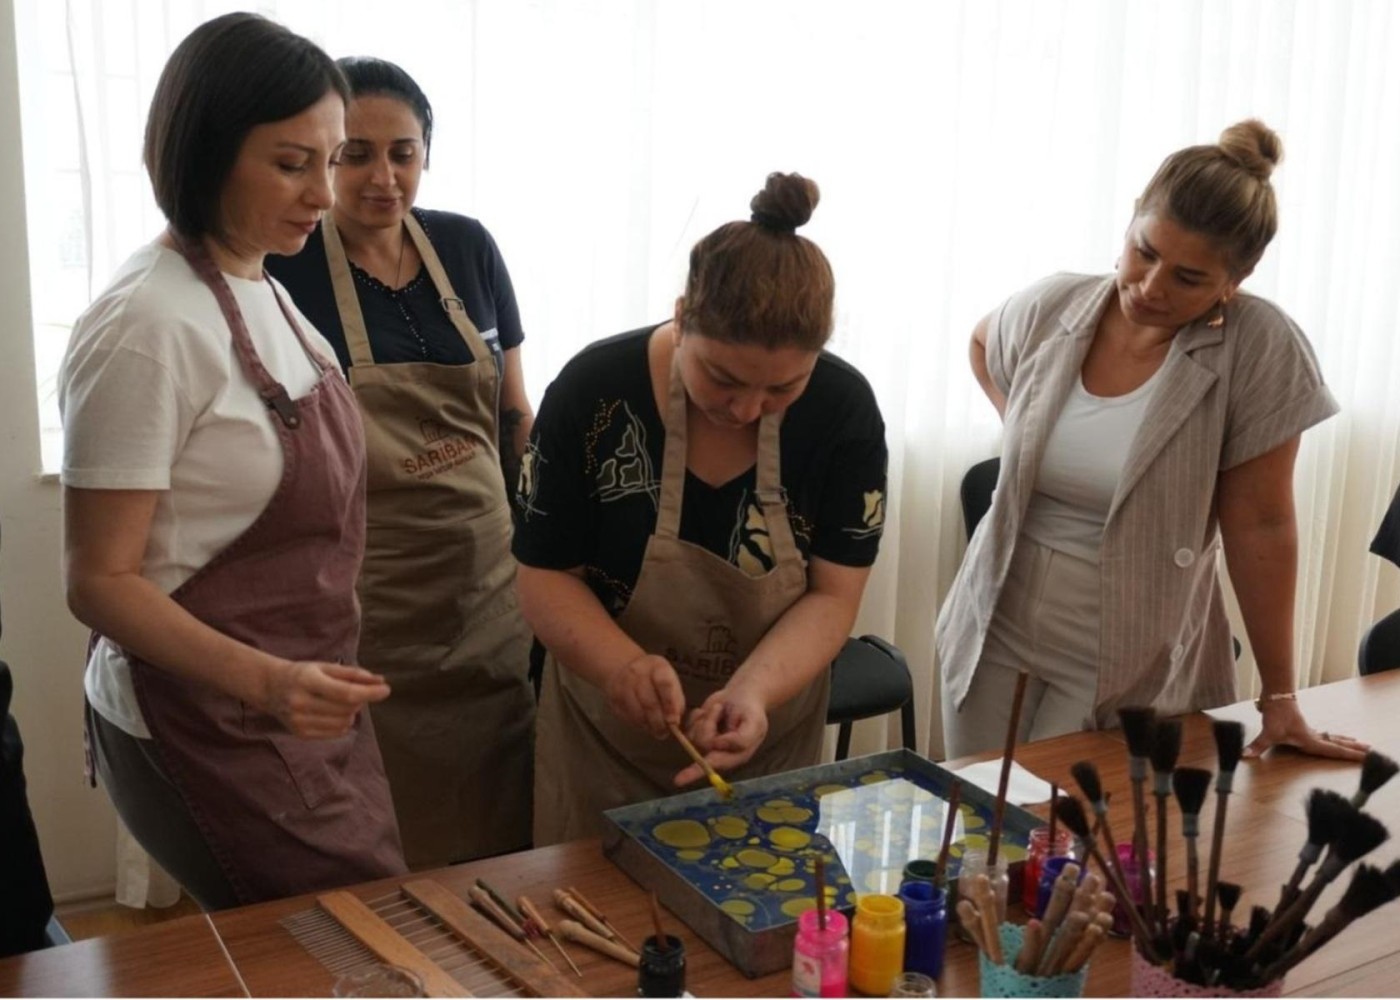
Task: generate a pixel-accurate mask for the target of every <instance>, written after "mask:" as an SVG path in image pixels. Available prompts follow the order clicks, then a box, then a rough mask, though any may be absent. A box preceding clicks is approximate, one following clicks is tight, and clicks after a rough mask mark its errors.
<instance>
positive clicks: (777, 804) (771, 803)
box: [763, 799, 792, 809]
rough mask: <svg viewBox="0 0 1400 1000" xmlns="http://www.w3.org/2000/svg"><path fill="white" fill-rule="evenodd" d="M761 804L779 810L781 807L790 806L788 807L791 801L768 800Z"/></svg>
mask: <svg viewBox="0 0 1400 1000" xmlns="http://www.w3.org/2000/svg"><path fill="white" fill-rule="evenodd" d="M763 804H764V805H765V806H771V807H772V808H774V809H781V808H782V807H783V806H790V805H792V800H791V799H769V800H768V801H767V802H765V803H763Z"/></svg>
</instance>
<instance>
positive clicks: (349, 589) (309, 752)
mask: <svg viewBox="0 0 1400 1000" xmlns="http://www.w3.org/2000/svg"><path fill="white" fill-rule="evenodd" d="M180 252H181V253H182V254H184V256H185V259H186V260H187V261H189V264H190V266H191V267H192V268H193V269H194V271H195V273H196V274H198V275H199V277H200V278H201V279H202V280H203V281H204V283H205V284H206V285H208V286H209V288H210V290H211V291H212V292H213V293H214V297H215V298H216V299H218V302H219V308H220V310H222V312H223V314H224V318H225V320H227V322H228V325H229V329H230V330H231V332H232V334H233V347H234V353H235V354H236V356H237V358H238V361H239V364H240V365H241V366H242V368H243V372H244V374H245V375H247V377H248V378H249V380H250V381H251V382H253V384H254V385H256V386H257V387H258V391H259V393H260V394H261V396H262V398H263V399H264V400H265V401H266V403H267V406H268V410H269V414H268V416H269V419H271V420H272V425H273V427H274V429H275V430H276V432H277V437H278V439H279V440H280V441H281V444H282V454H283V470H282V479H281V482H279V483H278V485H277V489H276V491H275V492H274V493H273V496H272V499H271V500H270V501H269V502H268V505H267V507H266V508H264V509H263V511H262V513H261V514H260V515H259V516H258V518H257V520H256V521H254V522H253V524H252V525H251V526H249V528H248V530H246V531H245V532H243V534H241V535H240V536H239V537H238V538H236V539H235V540H234V541H233V542H232V543H230V544H229V546H228V547H227V548H225V549H224V550H223V551H221V552H220V553H218V555H216V556H215V557H214V558H213V559H211V560H210V561H209V562H208V563H207V564H206V565H205V566H203V567H202V568H201V569H200V570H198V571H197V572H196V573H195V574H194V576H192V577H190V578H189V579H188V580H186V581H185V582H184V583H183V584H181V586H180V587H179V588H177V589H176V590H175V592H174V593H172V594H171V595H170V596H171V597H172V599H173V600H174V601H175V602H176V603H177V604H179V605H180V606H181V607H183V608H184V609H185V610H186V611H188V612H189V613H190V614H192V615H193V616H194V617H196V618H198V619H199V620H200V621H202V622H203V623H204V624H206V625H208V626H210V627H211V628H214V629H217V630H218V631H220V632H222V633H224V634H225V635H228V636H231V637H232V638H234V639H237V640H238V641H239V642H243V643H246V644H248V645H249V646H253V647H255V648H257V649H261V650H264V651H266V652H268V653H271V654H273V655H274V656H280V657H285V658H286V659H288V660H293V661H305V660H316V661H321V662H328V663H353V662H354V660H355V647H356V643H357V640H358V638H359V606H358V602H357V600H356V598H355V590H354V582H355V577H356V575H357V573H358V571H359V568H360V559H361V554H362V551H363V544H364V474H365V472H364V469H365V466H364V442H363V438H362V436H361V434H362V432H361V429H360V420H359V416H358V415H357V414H356V412H355V403H354V400H353V398H352V397H351V395H350V390H349V388H348V387H347V386H346V385H345V382H344V381H343V380H342V379H341V378H340V377H339V374H338V373H337V372H336V370H335V366H334V364H333V363H332V362H330V361H327V360H326V359H324V358H322V357H320V356H319V355H317V354H316V352H315V351H314V350H313V349H312V348H311V346H310V345H309V344H308V343H307V341H306V338H305V336H303V334H302V331H301V329H300V327H299V326H298V324H297V322H296V320H295V319H294V318H293V316H292V313H291V311H290V310H289V309H288V308H287V305H286V303H285V302H284V301H283V299H282V296H281V295H280V294H278V295H277V301H278V304H279V305H280V306H281V307H282V312H283V314H284V315H285V316H286V318H287V322H288V323H289V324H290V325H291V327H292V330H293V332H294V333H295V334H296V337H297V340H298V341H300V342H301V345H302V348H303V349H304V350H305V351H306V353H307V355H308V356H309V357H310V358H311V359H312V360H313V361H314V362H315V364H316V365H317V367H319V368H320V370H321V379H320V382H319V383H318V384H317V385H316V386H315V388H314V389H313V390H312V391H311V392H310V393H309V394H308V395H306V396H305V397H303V398H302V399H298V400H295V401H293V400H292V399H290V398H289V397H288V394H287V390H286V388H285V387H283V386H282V385H281V384H280V383H278V382H277V381H276V380H275V379H273V377H272V375H271V374H270V373H269V372H268V370H267V369H266V368H264V367H263V364H262V361H261V360H260V359H259V358H258V355H257V351H256V350H255V349H254V347H253V341H252V338H251V337H250V336H249V334H248V328H247V326H246V325H245V324H244V321H243V315H242V313H241V312H240V310H239V308H238V303H237V302H236V301H235V299H234V297H233V292H232V290H231V289H230V288H229V286H228V283H227V282H226V281H225V280H224V278H223V275H222V274H221V273H220V272H219V269H218V267H217V266H215V264H214V262H213V261H212V260H211V259H210V257H209V255H208V252H207V251H206V250H205V249H204V248H203V246H201V245H199V244H195V243H188V244H186V245H184V246H181V247H180ZM275 291H276V290H275V288H274V293H275ZM128 656H129V659H130V662H131V673H132V680H133V684H134V686H135V689H136V698H137V701H138V703H139V704H140V706H141V714H142V717H143V718H144V719H145V721H146V725H147V727H148V728H149V729H150V731H151V736H152V738H153V739H154V741H155V747H156V750H157V753H158V754H159V759H160V761H161V764H162V765H163V767H164V770H165V772H166V775H167V776H168V777H169V779H170V781H171V782H172V783H173V784H174V785H175V787H176V788H177V789H178V790H179V792H180V795H181V797H182V798H183V799H184V800H185V802H186V804H187V805H188V806H189V809H190V813H191V815H192V816H193V818H194V821H195V823H196V824H197V825H198V827H199V829H200V831H201V833H203V835H204V837H205V840H206V841H207V843H208V845H209V849H210V851H211V852H212V853H213V855H214V857H215V859H216V860H217V861H218V863H219V866H220V867H221V868H222V869H223V871H224V874H225V875H226V876H227V878H228V881H229V884H230V886H231V887H232V888H233V891H234V893H235V894H236V895H237V897H238V899H239V901H240V902H242V903H256V902H259V901H262V900H266V899H276V898H279V897H282V896H291V895H295V894H297V893H303V892H312V891H317V890H322V889H327V888H330V887H332V886H338V885H345V884H347V883H352V882H362V881H365V880H367V879H374V878H381V877H383V876H386V875H398V874H402V873H403V872H404V870H405V869H404V864H403V856H402V852H401V849H400V847H399V834H398V827H397V825H396V824H395V822H394V813H393V805H392V803H391V801H390V799H389V785H388V782H387V781H386V780H385V777H384V767H383V764H382V762H381V761H380V757H379V748H378V747H377V746H376V745H375V741H374V729H373V726H372V724H371V722H370V719H369V714H368V713H367V712H363V711H362V712H360V713H358V714H357V715H356V717H355V722H354V724H353V726H352V727H351V729H350V732H349V733H348V734H347V735H345V736H342V737H339V738H337V739H329V740H311V739H303V738H301V737H298V736H295V735H293V734H292V733H290V732H288V731H287V730H286V729H285V728H284V727H283V726H282V724H281V723H280V722H279V721H278V720H277V719H276V718H274V717H273V716H272V715H269V714H268V713H266V712H263V711H260V710H258V709H256V708H254V707H253V706H251V705H248V704H245V703H244V702H242V701H240V700H239V699H237V698H234V697H232V696H230V695H227V694H225V693H223V692H222V691H218V690H216V689H214V688H212V687H208V686H206V685H204V684H200V683H197V682H193V681H189V680H185V679H183V678H181V677H178V676H176V675H175V674H172V673H170V672H168V671H165V670H161V669H159V668H158V667H153V666H151V665H149V664H147V663H144V662H143V661H141V660H140V659H138V658H136V657H134V656H130V654H128Z"/></svg>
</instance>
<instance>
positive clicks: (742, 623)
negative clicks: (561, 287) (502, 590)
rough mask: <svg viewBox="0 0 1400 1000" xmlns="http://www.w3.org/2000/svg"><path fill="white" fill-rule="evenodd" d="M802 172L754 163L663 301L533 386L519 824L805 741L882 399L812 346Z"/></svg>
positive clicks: (847, 601)
mask: <svg viewBox="0 0 1400 1000" xmlns="http://www.w3.org/2000/svg"><path fill="white" fill-rule="evenodd" d="M817 198H818V192H817V186H816V184H814V183H813V182H812V181H810V180H808V179H806V178H804V177H801V176H799V175H797V174H772V175H770V176H769V178H768V182H767V184H766V185H765V186H764V189H763V190H762V191H761V192H760V193H759V194H758V195H757V196H755V197H754V199H753V202H752V204H751V206H750V207H751V209H752V216H751V219H750V221H748V222H731V223H728V224H726V225H723V226H720V227H719V228H718V229H716V230H715V231H714V232H712V233H710V234H709V235H708V236H706V237H705V238H704V239H702V240H700V242H699V243H697V244H696V245H695V247H694V249H692V250H691V253H690V272H689V275H688V277H687V279H686V287H685V292H684V294H683V295H681V297H680V298H679V299H677V300H676V305H675V313H674V315H673V316H672V317H671V318H670V319H669V320H667V321H666V322H664V323H661V324H658V325H653V326H648V327H645V328H643V329H640V330H634V331H632V332H631V333H624V334H620V335H618V336H616V337H612V338H610V339H608V340H604V341H600V342H598V343H596V344H593V345H592V346H590V347H588V348H586V349H585V350H583V351H582V352H581V353H580V354H578V355H577V356H576V357H575V358H574V359H573V360H571V361H570V362H569V363H568V364H567V365H566V366H565V367H564V370H563V371H562V372H561V373H560V374H559V377H558V378H557V379H555V381H554V383H553V384H552V385H551V386H550V387H549V390H548V392H547V393H546V394H545V398H544V402H543V404H542V405H541V407H540V415H539V419H538V420H537V421H536V423H535V430H534V433H533V435H532V436H531V440H530V447H529V450H528V451H527V453H526V455H525V460H524V467H523V469H522V472H521V477H520V485H519V489H518V491H517V494H516V513H515V517H516V531H515V554H516V558H517V559H518V560H519V561H520V572H519V581H520V582H519V587H520V594H521V602H522V605H523V607H524V609H525V616H526V618H527V620H528V621H529V622H530V624H531V625H532V626H533V627H534V629H535V632H536V633H537V634H538V635H539V637H540V639H541V641H542V642H543V643H544V645H545V647H546V648H547V649H548V651H549V657H548V660H547V663H546V667H545V675H544V691H543V694H542V697H541V701H540V717H539V726H538V736H537V743H536V756H535V843H536V844H537V845H543V844H550V843H555V842H558V841H562V840H570V839H574V838H577V837H585V836H595V835H597V834H598V833H599V832H600V830H601V828H602V812H603V811H604V810H605V809H610V808H613V807H615V806H621V805H626V804H629V803H632V802H638V801H642V800H645V799H650V798H655V797H658V796H662V795H667V794H670V793H671V792H672V791H673V790H674V788H675V787H676V786H679V785H685V784H689V783H690V782H693V781H696V780H698V779H699V778H701V777H702V774H703V772H702V770H701V769H700V767H698V766H697V765H694V764H691V763H689V758H688V757H687V756H686V754H685V752H684V751H683V750H682V749H681V747H680V746H679V745H678V743H677V742H676V741H675V740H674V739H672V738H671V736H670V727H671V726H673V725H679V726H683V727H684V728H685V730H686V731H687V732H688V734H689V737H690V739H691V741H692V742H693V743H694V744H695V745H696V747H698V748H699V749H700V750H701V752H703V753H704V754H705V756H706V758H707V760H708V761H709V762H710V764H711V765H712V766H713V767H714V768H716V769H717V770H719V771H722V772H725V773H729V774H733V775H734V776H736V777H739V778H746V777H752V776H756V775H762V774H771V773H774V772H777V771H783V770H789V769H791V768H795V767H803V766H806V765H809V764H815V763H817V761H818V758H819V755H820V751H821V742H822V733H823V731H824V728H825V724H826V703H827V694H828V691H829V687H830V672H829V668H830V665H831V661H832V660H833V659H834V658H835V656H836V654H837V652H838V651H839V650H840V648H841V645H842V644H843V643H844V642H845V640H846V638H847V636H848V635H849V632H850V629H851V625H852V623H853V622H854V620H855V615H856V611H857V609H858V607H859V605H860V598H861V594H862V592H863V591H864V588H865V581H866V578H867V577H868V575H869V572H870V565H871V563H873V562H874V561H875V555H876V552H877V550H878V548H879V543H880V533H881V529H882V527H883V524H884V491H885V463H886V450H885V437H884V422H883V420H882V419H881V417H880V409H879V407H878V406H877V405H876V402H875V397H874V394H873V393H872V392H871V391H870V386H869V385H868V384H867V383H866V381H865V379H864V378H862V377H861V375H860V373H859V372H857V371H856V370H855V369H854V368H852V367H851V366H850V365H848V364H846V363H845V362H843V361H840V360H839V359H837V358H835V357H833V356H832V355H830V354H827V353H826V352H824V351H823V350H822V348H823V346H824V345H825V344H826V341H827V338H828V337H829V336H830V334H831V328H832V301H833V292H834V281H833V278H832V274H831V268H830V265H829V264H828V263H827V260H826V256H825V255H824V254H823V253H822V252H821V250H820V249H818V248H817V246H816V244H814V243H812V242H810V241H809V240H807V239H805V238H803V237H801V236H798V235H797V229H798V227H800V226H802V225H804V224H805V223H806V222H807V220H808V219H809V218H810V217H811V214H812V210H813V209H814V208H815V207H816V205H817Z"/></svg>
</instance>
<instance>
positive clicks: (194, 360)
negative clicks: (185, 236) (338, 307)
mask: <svg viewBox="0 0 1400 1000" xmlns="http://www.w3.org/2000/svg"><path fill="white" fill-rule="evenodd" d="M224 278H225V280H227V281H228V284H229V286H230V287H231V288H232V289H233V294H234V298H235V299H236V300H237V301H238V306H239V308H240V309H241V310H242V312H243V318H244V321H245V322H246V323H247V325H248V331H249V334H250V335H251V337H252V340H253V345H254V347H255V348H256V349H257V353H258V356H259V357H260V358H261V359H262V362H263V364H264V365H265V366H266V368H267V370H268V371H269V372H270V373H271V374H272V377H273V378H275V379H277V380H278V381H279V382H281V383H282V384H283V385H284V386H286V388H287V392H288V394H289V395H291V397H292V398H293V399H297V398H300V397H302V396H305V395H306V394H307V393H308V392H310V391H311V389H312V388H313V387H314V386H315V385H316V383H317V381H318V380H319V378H320V371H319V370H318V369H317V368H316V366H315V364H314V363H313V362H312V360H311V359H310V358H309V357H308V356H307V354H306V352H305V351H304V350H303V349H302V347H301V344H300V342H299V341H298V340H297V338H296V334H295V333H293V331H292V328H291V326H290V325H289V324H288V323H287V320H286V317H285V316H283V314H282V310H281V308H280V307H279V306H278V304H277V299H276V298H275V297H274V294H273V290H272V286H271V285H270V284H269V283H268V282H267V281H249V280H247V279H244V278H236V277H233V276H232V275H227V274H226V275H224ZM278 287H279V289H280V287H281V286H278ZM282 297H283V299H284V301H286V302H287V303H288V305H289V306H291V297H290V296H289V295H287V293H286V292H285V291H283V292H282ZM291 308H292V311H293V315H295V316H296V317H297V321H298V323H299V324H300V325H301V329H302V332H303V333H305V334H306V336H307V340H308V342H309V343H311V344H312V346H313V347H314V348H315V349H316V350H317V351H319V352H321V353H322V354H323V356H324V357H326V358H334V357H335V354H334V353H333V351H332V350H331V347H330V345H329V344H328V343H326V341H325V340H324V339H323V338H322V337H321V336H320V335H319V334H318V333H317V332H316V330H315V328H314V327H312V325H311V323H310V322H308V321H307V320H306V319H305V318H304V317H302V315H301V314H300V313H299V312H296V310H295V307H294V306H291ZM332 369H333V375H334V377H336V378H339V377H340V375H339V369H338V368H336V366H335V365H334V364H332ZM58 403H59V409H60V411H61V413H62V414H63V473H62V480H63V483H64V485H65V486H72V487H78V488H81V489H121V490H157V491H159V493H160V497H159V499H158V500H157V502H156V509H155V515H154V517H153V518H152V521H151V529H150V536H149V538H148V539H147V542H146V553H145V557H144V560H143V563H142V568H141V574H142V576H144V577H145V578H146V579H148V580H150V581H151V582H153V583H154V584H155V585H156V586H158V587H160V588H161V589H162V590H164V591H165V592H166V593H170V592H172V591H174V590H175V589H176V588H177V587H179V586H180V584H182V583H184V582H185V581H186V580H188V579H189V578H190V577H191V576H193V575H194V573H195V572H196V571H197V570H198V569H200V568H201V567H202V566H204V565H205V564H206V563H208V562H209V560H210V559H211V558H213V556H214V555H215V554H217V553H218V552H219V551H220V550H222V549H223V548H225V547H226V546H227V545H228V544H229V543H231V542H232V541H234V539H236V538H237V537H238V536H239V535H241V534H242V533H243V532H244V531H245V530H247V528H248V527H249V526H250V525H251V524H252V523H253V521H254V520H255V519H256V518H257V516H258V515H259V514H260V513H261V512H262V510H263V509H264V508H265V507H266V506H267V504H268V502H269V501H270V500H271V499H272V495H273V493H274V492H275V491H276V488H277V484H278V482H279V480H280V479H281V477H282V448H281V445H280V443H279V442H278V439H277V432H276V430H275V429H274V427H273V423H272V421H273V420H274V419H276V418H275V416H274V415H273V414H272V413H271V411H269V410H268V408H267V407H266V405H265V404H264V403H263V402H262V400H261V399H260V398H259V396H258V392H257V389H256V388H255V387H254V386H253V383H252V382H250V381H249V380H248V378H247V377H246V376H245V375H244V374H243V369H242V366H241V364H240V362H239V360H238V357H237V355H236V354H235V353H234V348H233V334H232V332H231V331H230V330H229V326H228V323H227V322H226V321H225V319H224V317H223V314H222V313H221V312H220V311H219V305H218V302H217V301H216V300H215V298H214V293H213V292H212V291H211V290H210V289H209V287H208V286H207V285H205V284H204V282H203V281H201V280H200V279H199V277H198V276H197V275H196V274H195V273H194V271H193V269H191V267H190V266H189V264H187V263H186V262H185V260H184V258H183V257H181V256H180V255H179V254H178V253H176V252H175V251H173V250H170V249H167V248H166V247H163V246H161V245H159V244H156V243H152V244H149V245H147V246H145V247H143V248H141V249H140V250H138V251H137V252H136V253H135V254H133V255H132V256H131V257H130V258H129V259H128V260H127V261H126V263H125V264H123V265H122V266H121V268H120V269H119V270H118V271H117V274H116V276H115V277H114V278H113V279H112V283H111V284H110V285H109V286H108V287H107V288H106V290H105V291H103V292H102V293H101V294H100V295H99V296H98V297H97V298H96V300H94V301H93V303H92V305H91V306H89V307H88V309H87V311H86V312H84V313H83V315H82V316H81V317H79V319H78V322H77V323H76V324H75V325H74V327H73V336H72V339H71V340H70V341H69V344H68V352H67V354H66V355H65V356H64V359H63V365H62V367H61V368H60V370H59V376H58ZM83 686H84V689H85V690H86V693H87V697H88V700H89V701H90V702H91V703H92V707H93V708H94V709H95V710H96V711H97V712H98V714H100V715H101V716H102V717H103V718H104V719H106V720H107V721H109V722H111V723H112V724H113V725H115V726H118V727H119V728H121V729H122V730H124V731H125V732H127V733H129V734H131V735H132V736H136V737H139V738H142V739H149V738H150V731H149V729H147V727H146V724H145V721H144V720H143V719H142V717H141V710H140V708H139V707H138V706H137V703H136V695H135V691H134V690H133V688H132V684H131V667H130V665H129V664H128V663H127V660H126V658H125V657H124V656H123V655H122V654H121V653H120V652H119V651H118V650H117V649H116V648H115V647H114V646H112V645H111V644H109V643H108V642H106V640H103V641H101V642H99V643H98V645H97V647H96V649H94V651H93V654H92V657H91V659H90V660H89V661H88V666H87V672H86V674H85V676H84V679H83Z"/></svg>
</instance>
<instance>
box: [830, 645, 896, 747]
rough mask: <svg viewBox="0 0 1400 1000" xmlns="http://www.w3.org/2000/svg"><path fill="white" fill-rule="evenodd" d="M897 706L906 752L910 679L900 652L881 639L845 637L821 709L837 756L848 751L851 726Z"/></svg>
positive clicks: (832, 666) (834, 662) (834, 661)
mask: <svg viewBox="0 0 1400 1000" xmlns="http://www.w3.org/2000/svg"><path fill="white" fill-rule="evenodd" d="M896 709H898V710H899V715H900V728H901V730H902V737H903V740H904V748H905V749H906V750H913V749H914V682H913V680H911V679H910V677H909V664H908V663H907V662H906V661H905V659H904V654H903V653H901V652H900V651H899V650H898V649H896V648H895V647H894V646H892V645H890V644H889V643H888V642H886V641H885V640H884V639H881V638H880V637H879V636H875V635H863V636H861V637H860V638H859V639H847V640H846V645H844V646H843V647H841V652H840V653H838V654H837V655H836V659H835V660H833V661H832V663H831V701H830V703H829V704H828V705H827V709H826V722H827V725H829V726H839V727H840V728H839V729H838V730H837V733H836V759H837V760H845V759H846V757H847V756H848V755H849V754H850V752H851V724H852V723H854V722H857V721H859V720H860V719H869V718H873V717H874V716H877V715H884V714H886V713H887V712H893V711H895V710H896Z"/></svg>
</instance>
